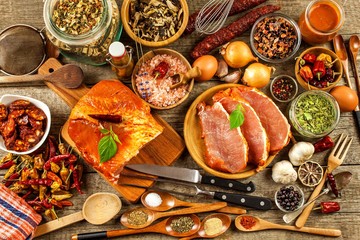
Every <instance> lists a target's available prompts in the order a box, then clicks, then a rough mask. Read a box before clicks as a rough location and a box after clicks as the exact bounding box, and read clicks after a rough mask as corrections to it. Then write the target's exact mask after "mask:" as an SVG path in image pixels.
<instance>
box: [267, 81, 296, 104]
mask: <svg viewBox="0 0 360 240" xmlns="http://www.w3.org/2000/svg"><path fill="white" fill-rule="evenodd" d="M270 93H271V96H272V97H273V98H274V99H275V100H276V101H278V102H290V101H291V100H293V99H294V98H295V97H296V94H297V93H298V85H297V82H296V81H295V79H294V78H292V77H291V76H288V75H279V76H276V77H275V78H274V79H273V80H272V81H271V83H270Z"/></svg>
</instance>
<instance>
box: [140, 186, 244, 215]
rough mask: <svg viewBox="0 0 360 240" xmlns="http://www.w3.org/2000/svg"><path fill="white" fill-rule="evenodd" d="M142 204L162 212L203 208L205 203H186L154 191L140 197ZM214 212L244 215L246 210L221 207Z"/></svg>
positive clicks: (165, 193)
mask: <svg viewBox="0 0 360 240" xmlns="http://www.w3.org/2000/svg"><path fill="white" fill-rule="evenodd" d="M141 202H142V204H143V205H144V206H145V207H146V208H148V209H151V210H154V211H159V212H164V211H168V210H170V209H173V208H176V207H197V206H203V205H204V204H205V203H196V202H186V201H182V200H180V199H177V198H176V197H174V196H173V195H171V194H170V193H167V192H163V191H154V190H149V191H147V192H145V193H144V194H143V195H142V196H141ZM215 211H216V212H221V213H230V214H238V215H239V214H244V213H246V209H243V208H240V207H229V206H226V207H223V208H220V209H217V210H215Z"/></svg>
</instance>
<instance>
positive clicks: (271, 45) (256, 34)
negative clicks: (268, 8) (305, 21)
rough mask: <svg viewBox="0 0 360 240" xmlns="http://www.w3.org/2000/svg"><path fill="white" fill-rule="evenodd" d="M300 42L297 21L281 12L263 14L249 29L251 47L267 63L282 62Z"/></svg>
mask: <svg viewBox="0 0 360 240" xmlns="http://www.w3.org/2000/svg"><path fill="white" fill-rule="evenodd" d="M300 44H301V32H300V29H299V27H298V25H297V23H296V22H295V21H294V20H293V19H292V18H290V17H288V16H286V15H284V14H281V13H271V14H267V15H264V16H263V17H261V18H259V19H258V20H257V21H256V22H255V24H254V25H253V27H252V29H251V33H250V46H251V49H252V50H253V52H254V53H255V54H256V55H257V56H258V57H259V58H260V59H261V60H263V61H266V62H269V63H282V62H285V61H287V60H289V59H291V58H293V56H294V55H295V53H296V52H297V51H298V50H299V48H300Z"/></svg>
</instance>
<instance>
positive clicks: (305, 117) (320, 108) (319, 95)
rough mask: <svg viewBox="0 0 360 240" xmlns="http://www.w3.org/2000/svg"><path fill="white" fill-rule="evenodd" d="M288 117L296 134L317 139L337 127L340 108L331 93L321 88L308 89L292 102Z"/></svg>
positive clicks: (304, 137)
mask: <svg viewBox="0 0 360 240" xmlns="http://www.w3.org/2000/svg"><path fill="white" fill-rule="evenodd" d="M288 118H289V121H290V124H291V126H292V128H293V133H294V135H295V136H299V137H302V138H303V139H316V138H321V137H324V136H325V135H328V134H329V133H330V132H332V131H333V130H334V129H335V128H336V126H337V124H338V123H339V119H340V109H339V105H338V103H337V102H336V100H335V98H333V97H332V96H331V95H330V94H329V93H327V92H325V91H321V90H312V91H306V92H303V93H302V94H300V95H299V96H298V97H297V98H295V99H294V100H293V101H292V102H291V103H290V105H289V107H288Z"/></svg>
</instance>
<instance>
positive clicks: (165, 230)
mask: <svg viewBox="0 0 360 240" xmlns="http://www.w3.org/2000/svg"><path fill="white" fill-rule="evenodd" d="M185 216H188V217H190V218H191V219H192V220H193V222H194V225H193V227H192V228H191V230H190V231H187V232H183V233H180V232H176V231H174V230H173V229H172V228H171V222H172V221H173V220H175V219H176V218H179V216H172V217H169V218H167V219H165V220H163V221H161V222H159V223H157V224H154V225H152V226H148V227H145V228H141V229H119V230H110V231H101V232H93V233H81V234H74V235H72V236H71V239H72V240H78V239H100V238H112V237H120V236H126V235H131V234H139V233H161V234H165V235H169V236H173V237H185V236H190V235H193V234H194V233H196V232H197V231H198V230H199V228H200V219H199V218H198V217H197V216H196V215H194V214H191V215H184V217H185Z"/></svg>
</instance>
